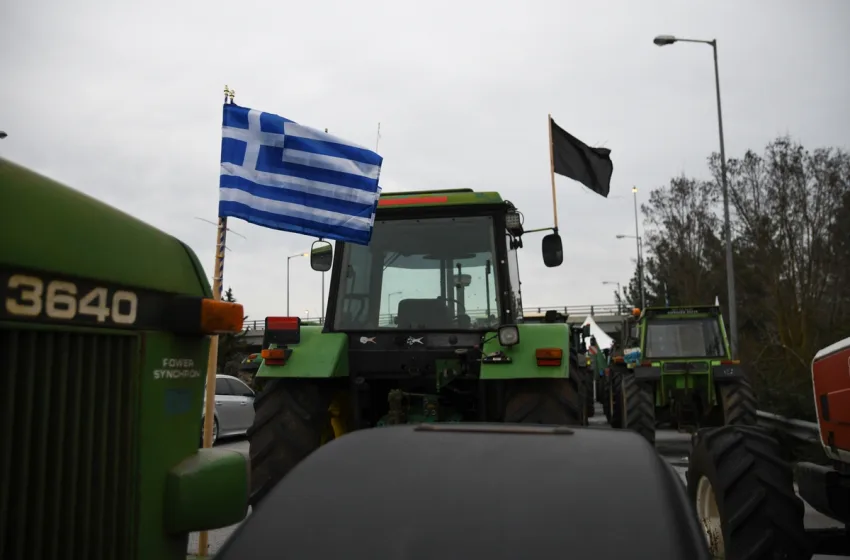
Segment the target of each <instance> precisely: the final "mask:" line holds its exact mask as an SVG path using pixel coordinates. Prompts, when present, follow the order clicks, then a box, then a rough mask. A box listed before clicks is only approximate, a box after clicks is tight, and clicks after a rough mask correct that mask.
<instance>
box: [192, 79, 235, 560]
mask: <svg viewBox="0 0 850 560" xmlns="http://www.w3.org/2000/svg"><path fill="white" fill-rule="evenodd" d="M235 93H236V92H235V91H233V90H232V89H230V88H229V87H227V86H224V102H225V103H233V96H234V94H235ZM226 242H227V217H219V218H218V231H217V232H216V243H215V267H214V269H213V270H214V272H213V299H215V300H216V301H220V300H221V289H222V280H223V278H224V251H225V248H226V247H227V245H226ZM217 364H218V335H212V336H211V337H210V355H209V362H208V363H207V384H206V393H205V399H204V400H205V402H204V442H203V446H204V448H209V447H212V432H213V419H214V418H215V380H216V373H217V371H218V367H217ZM208 542H209V541H208V534H207V532H206V531H201V532H200V534H199V535H198V556H202V557H205V556H207V552H208V550H207V549H208Z"/></svg>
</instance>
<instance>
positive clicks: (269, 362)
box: [266, 360, 286, 366]
mask: <svg viewBox="0 0 850 560" xmlns="http://www.w3.org/2000/svg"><path fill="white" fill-rule="evenodd" d="M266 365H267V366H284V365H286V360H266Z"/></svg>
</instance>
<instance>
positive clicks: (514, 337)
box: [499, 325, 519, 346]
mask: <svg viewBox="0 0 850 560" xmlns="http://www.w3.org/2000/svg"><path fill="white" fill-rule="evenodd" d="M499 344H501V345H502V346H515V345H516V344H519V329H518V328H517V326H516V325H502V326H501V327H499Z"/></svg>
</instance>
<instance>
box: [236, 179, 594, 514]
mask: <svg viewBox="0 0 850 560" xmlns="http://www.w3.org/2000/svg"><path fill="white" fill-rule="evenodd" d="M519 216H520V215H519V213H518V212H517V211H516V209H515V207H514V206H513V205H512V204H511V203H509V202H507V201H504V200H503V199H502V198H501V197H500V196H499V195H498V194H497V193H492V192H473V191H471V190H454V191H433V192H417V193H411V192H407V193H399V194H383V195H382V196H381V198H380V201H379V204H378V208H377V212H376V217H375V223H374V230H373V233H372V238H371V242H370V243H369V245H368V246H363V245H353V244H346V243H341V242H337V243H336V248H335V251H333V252H331V250H330V245H329V244H328V243H326V242H323V241H317V242H316V243H314V249H313V252H312V254H311V263H312V265H313V268H314V270H328V269H330V268H331V261H332V263H333V265H332V274H331V281H330V290H329V291H330V294H329V301H328V308H327V314H326V320H325V324H324V325H322V326H306V325H302V324H301V322H300V319H298V318H296V317H268V318H267V319H266V330H265V334H264V343H263V363H262V365H261V366H260V368H259V370H258V371H257V386H258V387H259V388H260V393H259V395H258V397H257V400H256V401H255V410H256V415H255V423H254V426H253V427H252V428H251V430H250V431H249V439H250V454H251V467H252V477H251V480H252V498H251V500H252V503H257V502H258V501H259V500H261V499H262V498H263V496H265V494H266V493H267V492H268V491H269V490H270V489H271V487H273V486H274V485H275V484H276V483H277V481H278V480H280V479H281V478H282V477H283V476H284V475H285V474H286V473H287V472H288V471H289V470H290V469H291V468H292V467H294V466H295V464H297V463H298V462H299V461H301V460H302V459H303V458H304V457H306V456H307V454H309V453H310V452H312V451H313V450H314V449H316V448H318V447H319V446H320V445H322V444H323V443H325V442H327V441H329V440H331V439H333V438H338V437H340V436H341V435H343V434H345V433H347V432H350V431H352V430H357V429H360V428H369V427H375V426H385V425H394V424H404V423H419V422H519V423H524V422H527V423H545V424H573V425H576V424H585V423H586V411H585V407H584V405H583V403H582V400H581V399H582V393H583V390H584V389H583V386H582V384H583V379H582V377H581V376H580V375H577V371H578V363H577V356H576V353H575V352H574V351H572V350H573V349H572V347H571V338H570V328H569V326H568V325H567V324H565V322H545V321H544V322H542V323H532V322H523V321H522V320H521V310H522V304H521V302H522V297H521V293H520V289H519V287H520V285H519V272H518V262H517V250H518V249H519V248H520V247H522V237H521V236H522V234H523V229H522V225H521V222H520V219H519ZM553 236H554V239H553ZM553 242H554V243H555V250H553V245H552V243H553ZM543 247H544V260H546V261H547V264H549V265H550V266H557V264H560V259H561V256H560V255H561V249H560V238H559V237H557V234H552V235H550V236H547V237H546V238H544V240H543ZM547 251H548V252H547ZM556 253H557V255H556V256H555V254H556ZM555 261H556V262H555ZM553 262H554V264H552V263H553Z"/></svg>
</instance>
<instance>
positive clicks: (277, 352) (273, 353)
mask: <svg viewBox="0 0 850 560" xmlns="http://www.w3.org/2000/svg"><path fill="white" fill-rule="evenodd" d="M285 358H286V353H285V352H284V350H283V348H266V349H265V350H263V359H264V360H283V359H285Z"/></svg>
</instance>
